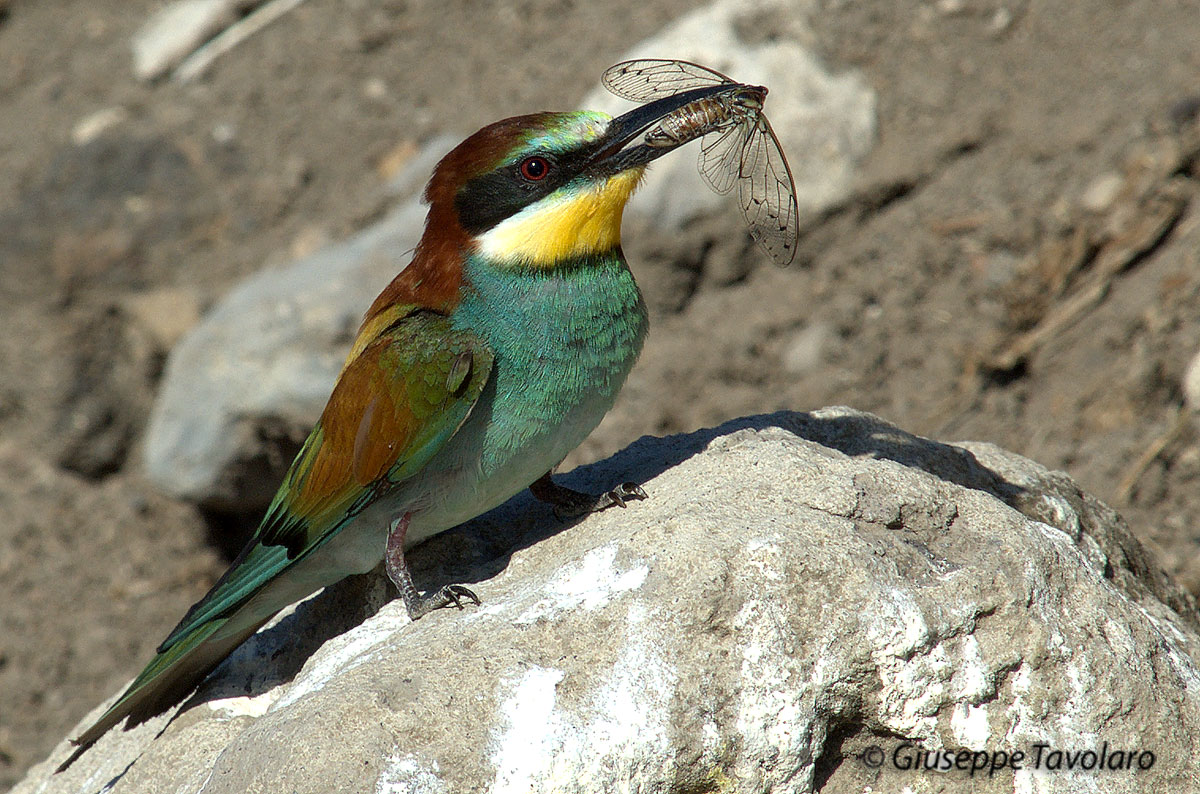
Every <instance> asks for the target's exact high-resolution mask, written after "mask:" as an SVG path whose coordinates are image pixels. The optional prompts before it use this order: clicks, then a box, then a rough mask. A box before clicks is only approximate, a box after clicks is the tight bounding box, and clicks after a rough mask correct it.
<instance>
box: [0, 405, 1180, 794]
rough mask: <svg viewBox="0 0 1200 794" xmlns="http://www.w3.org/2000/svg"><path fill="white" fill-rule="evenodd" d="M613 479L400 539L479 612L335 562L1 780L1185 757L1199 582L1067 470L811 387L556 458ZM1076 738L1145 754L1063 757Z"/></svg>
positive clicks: (1036, 786) (711, 782) (234, 781)
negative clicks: (561, 515) (805, 407)
mask: <svg viewBox="0 0 1200 794" xmlns="http://www.w3.org/2000/svg"><path fill="white" fill-rule="evenodd" d="M624 479H636V480H640V481H642V482H644V483H645V485H646V490H647V491H648V492H649V493H650V494H651V498H650V500H649V501H646V502H640V503H637V504H635V505H632V506H631V507H630V508H629V509H628V510H613V511H608V512H606V513H603V514H600V515H596V516H592V517H590V518H588V519H587V520H586V521H583V522H581V523H579V524H577V525H575V526H571V527H566V528H564V527H562V526H561V525H558V524H556V523H555V522H554V520H553V519H552V518H551V517H550V515H549V511H548V509H546V508H544V506H539V505H535V504H532V503H531V502H530V501H529V500H528V498H527V497H521V498H518V499H515V500H513V501H512V502H510V503H509V504H508V505H506V506H504V507H502V508H500V509H498V510H497V511H494V512H493V513H490V514H488V515H486V516H484V517H482V518H480V519H477V520H476V521H474V522H472V523H471V524H469V525H467V526H465V527H463V528H460V529H459V530H455V531H453V532H449V533H446V534H444V535H442V536H440V537H439V538H437V539H435V540H434V541H432V542H430V543H428V544H426V545H425V546H423V547H422V548H421V549H419V550H418V551H417V552H416V553H415V554H414V562H415V563H416V565H417V569H418V580H419V581H421V582H423V583H424V584H425V585H426V586H430V585H433V584H436V583H439V582H446V581H462V582H467V583H472V584H473V586H474V587H475V589H476V591H477V592H478V593H479V594H480V596H481V597H482V598H483V601H484V604H483V606H482V607H480V608H476V609H472V610H469V611H467V612H465V613H456V612H453V611H442V612H438V613H435V614H433V615H431V616H429V617H427V618H426V619H424V620H422V621H421V622H419V623H416V624H411V623H410V622H409V621H408V620H407V618H406V617H405V616H404V610H403V607H402V606H401V605H400V603H399V602H398V601H390V602H386V603H385V598H386V593H385V590H384V587H383V585H382V581H383V580H382V577H378V576H367V577H359V578H357V579H354V580H349V581H347V582H346V583H343V584H342V585H339V586H338V587H335V588H331V589H330V590H328V591H326V592H324V593H322V594H319V595H318V596H316V597H314V598H312V599H310V600H309V601H307V602H304V603H303V604H301V605H300V606H298V607H297V608H296V609H295V610H294V611H292V612H290V613H289V614H287V615H285V616H284V617H283V618H282V619H281V620H279V621H278V622H277V623H276V624H274V625H273V626H270V627H268V628H266V629H264V630H263V631H262V632H260V633H259V634H258V635H257V636H256V637H255V638H253V639H252V640H251V641H249V642H248V643H247V644H246V645H244V646H243V647H242V648H241V649H239V651H238V652H236V653H235V654H234V655H233V656H232V657H231V658H230V659H229V660H228V661H227V662H226V663H225V664H224V665H223V666H222V667H221V668H219V669H218V670H217V672H216V674H215V675H214V676H213V677H212V678H211V679H210V680H209V681H208V682H207V684H206V685H205V686H204V687H202V689H201V691H200V693H199V694H198V696H197V697H196V698H195V699H194V701H193V702H192V703H191V707H190V708H188V709H186V710H184V711H183V712H182V713H180V714H178V715H177V716H175V717H174V718H173V719H171V720H168V718H167V717H165V716H164V717H160V718H158V719H156V720H152V721H151V722H149V723H147V724H145V725H143V726H141V727H139V728H137V729H135V730H133V731H130V732H119V731H114V732H112V733H110V734H109V735H107V736H106V737H104V738H103V739H102V740H101V741H100V742H99V743H98V744H97V745H96V746H95V747H94V748H93V749H92V750H91V751H90V752H89V753H87V754H86V755H85V756H84V757H83V758H82V759H80V760H79V761H78V762H77V763H76V764H75V766H73V767H72V768H71V769H70V770H68V771H67V772H66V773H64V774H61V775H58V776H50V772H51V770H52V769H53V768H54V766H55V765H56V764H57V763H58V762H59V761H61V760H62V759H63V758H64V757H65V756H66V755H67V753H68V748H67V746H66V745H65V743H64V744H62V745H60V746H59V747H58V748H57V749H56V750H55V752H54V753H53V754H52V757H51V758H50V759H49V761H47V762H46V763H43V764H42V765H40V766H38V767H35V768H34V769H33V770H32V771H31V773H30V775H29V776H28V777H27V779H26V780H25V781H24V782H23V783H21V784H19V785H18V786H17V787H16V789H15V790H14V791H15V792H17V794H32V792H35V791H36V792H45V793H46V794H52V793H53V792H60V791H61V792H67V791H71V792H75V791H79V790H84V791H92V790H99V789H100V788H101V787H103V790H105V791H112V792H138V793H139V794H150V793H151V792H176V791H201V790H202V791H204V792H207V794H216V793H217V792H247V791H289V792H328V791H332V790H348V789H353V790H358V791H376V792H448V791H488V792H530V791H547V792H549V791H554V792H592V791H595V792H610V791H668V790H669V791H689V792H693V791H703V792H709V791H714V792H715V791H758V792H785V791H786V792H795V791H813V790H820V791H826V792H850V791H854V792H862V791H864V790H868V787H869V790H874V791H899V790H902V789H904V788H905V787H907V790H912V791H940V790H953V791H959V790H965V789H966V788H967V787H968V786H970V788H971V790H972V791H984V792H1014V791H1019V792H1027V791H1041V790H1054V791H1071V792H1074V791H1079V792H1083V791H1099V790H1103V791H1113V792H1132V791H1147V792H1148V791H1164V790H1179V791H1181V790H1186V789H1188V788H1190V787H1192V786H1194V785H1195V784H1196V783H1197V782H1198V780H1200V778H1197V776H1196V773H1195V771H1194V768H1195V767H1194V763H1193V761H1192V759H1194V758H1196V757H1197V752H1198V751H1200V674H1198V664H1200V637H1198V635H1197V625H1198V624H1197V613H1196V610H1195V606H1194V604H1193V603H1192V602H1191V600H1190V599H1189V598H1188V597H1186V596H1185V595H1183V594H1182V593H1181V592H1180V591H1179V590H1178V589H1177V588H1176V587H1175V586H1174V585H1173V584H1170V583H1169V581H1168V580H1167V579H1166V577H1165V576H1163V575H1162V574H1161V573H1159V572H1158V571H1157V569H1155V568H1154V567H1153V566H1152V565H1151V564H1150V562H1149V561H1148V558H1147V556H1146V554H1145V552H1144V551H1143V550H1142V548H1141V547H1140V546H1139V545H1138V543H1137V542H1136V541H1135V540H1134V539H1133V538H1132V537H1131V536H1130V535H1129V533H1128V531H1127V530H1126V528H1125V526H1124V524H1123V522H1122V521H1121V519H1120V518H1119V517H1118V516H1117V515H1116V514H1115V513H1114V512H1112V511H1111V510H1109V509H1108V508H1106V507H1105V506H1104V505H1102V504H1100V503H1098V502H1096V501H1095V500H1094V499H1092V498H1090V497H1088V496H1086V495H1085V494H1083V493H1081V492H1080V491H1079V489H1078V488H1077V487H1076V486H1075V485H1074V484H1073V483H1072V481H1071V480H1070V479H1068V478H1067V477H1066V476H1065V475H1063V474H1061V473H1056V472H1050V471H1047V470H1045V469H1043V468H1041V467H1040V466H1038V465H1037V464H1035V463H1032V462H1030V461H1028V460H1025V459H1023V458H1020V457H1018V456H1016V455H1013V454H1011V453H1007V452H1004V451H1002V450H1000V449H998V448H996V447H994V446H991V445H986V444H963V445H948V444H942V443H939V442H935V441H929V440H926V439H922V438H918V437H915V436H911V435H909V434H907V433H904V432H903V431H901V430H899V429H897V428H895V427H893V426H890V425H888V424H886V423H884V422H882V421H880V420H878V419H876V418H875V417H872V416H870V415H867V414H861V413H857V412H853V411H849V410H847V409H826V410H823V411H818V412H815V413H813V414H793V413H778V414H772V415H766V416H755V417H749V418H746V419H741V420H736V421H734V422H730V423H727V424H725V425H722V426H721V427H718V428H716V429H714V430H706V431H699V432H696V433H692V434H688V435H681V436H672V437H667V438H662V439H655V438H643V439H642V440H640V441H638V442H637V443H635V444H633V445H632V446H631V447H629V448H628V449H626V450H625V451H623V452H622V453H620V454H618V455H616V456H614V457H613V458H611V459H609V460H606V461H604V462H602V463H598V464H595V465H593V466H589V467H586V468H584V469H578V470H576V471H575V472H574V473H573V474H572V475H570V476H568V477H567V478H566V480H567V482H568V483H571V484H574V485H575V486H576V487H591V488H597V487H600V486H602V485H603V484H606V483H610V482H615V481H619V480H624ZM447 561H449V562H447ZM381 604H382V606H381ZM371 613H373V614H371ZM365 615H369V617H367V618H366V619H365V620H363V617H364V616H365ZM906 743H911V744H916V743H919V744H920V746H921V747H923V748H924V749H926V750H929V751H934V752H936V751H938V750H946V751H950V752H952V753H957V752H958V751H960V750H965V751H968V755H970V754H971V753H977V752H978V753H984V752H986V753H989V754H993V755H989V756H988V758H989V761H990V760H992V759H994V758H996V757H998V756H997V755H994V754H997V753H998V752H1001V751H1002V752H1004V753H1006V754H1008V757H1009V758H1011V757H1012V754H1014V753H1015V752H1017V751H1023V752H1025V753H1026V754H1027V755H1026V757H1025V758H1024V759H1023V761H1021V762H1019V765H1020V766H1021V767H1022V768H1021V769H1018V770H1014V769H1012V768H1011V767H1010V766H1005V767H1003V768H1000V769H998V770H997V771H995V772H994V773H993V774H991V775H988V774H987V773H986V771H983V772H977V773H976V774H975V775H974V777H973V779H971V776H970V773H969V772H968V771H967V770H962V769H956V770H952V771H949V772H945V773H932V772H914V771H911V770H910V771H905V770H901V769H897V768H895V767H896V761H899V762H903V761H904V760H905V759H906V758H910V757H911V756H912V753H913V752H915V751H914V750H909V749H905V747H906ZM1039 746H1043V749H1042V750H1040V751H1039V750H1038V749H1037V748H1038V747H1039ZM1089 751H1091V752H1093V753H1104V754H1105V758H1106V759H1108V761H1107V763H1108V764H1110V765H1111V764H1113V763H1115V762H1114V761H1113V759H1114V758H1117V756H1115V755H1114V753H1118V752H1119V753H1121V755H1120V756H1119V758H1120V763H1121V764H1126V763H1128V764H1130V765H1132V767H1133V768H1132V769H1122V770H1120V771H1115V770H1112V769H1105V770H1103V771H1101V770H1096V769H1091V770H1089V771H1080V770H1078V769H1075V770H1072V771H1067V770H1066V763H1067V761H1066V760H1064V759H1065V758H1069V757H1071V754H1074V753H1087V752H1089ZM1039 752H1040V753H1041V757H1040V761H1039V764H1040V767H1041V768H1040V769H1038V770H1036V771H1035V770H1034V769H1033V768H1032V767H1033V765H1034V762H1033V757H1034V754H1035V753H1039ZM1054 752H1059V753H1062V754H1060V755H1059V756H1054V755H1053V753H1054ZM1146 752H1150V753H1153V763H1152V764H1151V765H1150V768H1149V769H1139V768H1138V765H1139V764H1142V765H1145V764H1146V761H1147V758H1148V756H1146V755H1145V753H1146ZM953 757H954V758H957V757H958V756H953ZM970 757H971V758H972V759H974V758H976V757H977V756H973V755H970ZM1075 757H1076V763H1079V756H1075ZM1091 758H1092V762H1091V763H1092V765H1093V766H1094V765H1095V763H1096V756H1094V755H1093V756H1091ZM875 759H882V762H883V766H882V768H872V767H870V766H868V763H869V762H871V761H873V760H875ZM1083 759H1084V760H1083V763H1085V764H1086V762H1087V756H1084V757H1083ZM1048 767H1050V768H1048ZM939 775H943V776H939Z"/></svg>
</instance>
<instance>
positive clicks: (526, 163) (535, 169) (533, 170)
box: [520, 155, 550, 182]
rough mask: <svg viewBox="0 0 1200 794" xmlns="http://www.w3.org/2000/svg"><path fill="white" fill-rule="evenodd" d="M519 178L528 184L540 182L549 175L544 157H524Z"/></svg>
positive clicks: (548, 164) (548, 167)
mask: <svg viewBox="0 0 1200 794" xmlns="http://www.w3.org/2000/svg"><path fill="white" fill-rule="evenodd" d="M520 167H521V176H523V177H525V178H526V179H528V180H529V181H530V182H540V181H541V180H543V179H545V178H546V174H548V173H550V163H549V162H548V161H547V160H546V158H545V157H538V156H536V155H535V156H533V157H526V158H525V159H524V160H522V161H521V166H520Z"/></svg>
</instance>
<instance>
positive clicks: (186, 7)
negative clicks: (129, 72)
mask: <svg viewBox="0 0 1200 794" xmlns="http://www.w3.org/2000/svg"><path fill="white" fill-rule="evenodd" d="M240 5H243V3H242V2H241V0H175V2H173V3H169V4H168V5H165V6H163V7H162V8H160V9H158V11H156V12H155V13H154V14H152V15H151V16H150V18H149V19H147V20H146V22H145V24H143V25H142V27H141V28H140V29H139V30H138V32H137V33H136V34H135V35H134V37H133V43H132V47H133V73H134V75H135V76H136V77H137V78H138V79H139V80H154V79H155V78H158V77H161V76H163V75H164V74H166V73H167V71H168V70H169V69H171V67H173V66H175V65H176V64H178V63H179V62H180V61H182V60H183V59H184V58H185V57H187V55H188V54H189V53H191V52H192V51H193V50H195V49H196V48H197V47H199V46H200V45H201V44H203V43H204V42H205V40H207V39H209V38H210V37H211V36H212V35H213V34H215V33H217V32H219V31H220V30H221V29H222V28H224V27H225V26H226V25H228V24H229V23H230V22H233V21H234V20H235V19H237V11H238V7H239V6H240Z"/></svg>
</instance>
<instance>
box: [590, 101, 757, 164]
mask: <svg viewBox="0 0 1200 794" xmlns="http://www.w3.org/2000/svg"><path fill="white" fill-rule="evenodd" d="M736 86H737V84H736V83H716V84H714V85H706V86H701V87H700V88H693V89H691V90H689V91H683V92H680V93H678V94H672V95H671V96H668V97H663V98H662V99H656V100H654V101H653V102H649V103H647V104H645V105H641V106H640V107H636V108H634V109H633V110H631V111H629V112H628V113H626V114H624V115H622V116H617V117H616V118H615V119H613V120H612V121H610V122H609V124H608V130H607V131H606V132H605V133H604V138H603V140H601V141H600V142H599V143H598V148H597V150H596V154H595V155H593V157H592V159H591V162H590V163H589V167H590V168H592V169H595V170H597V171H599V172H603V173H607V174H619V173H621V172H622V171H627V170H629V169H630V168H634V167H636V166H640V165H645V164H646V163H648V162H650V161H651V160H654V159H657V158H659V157H662V156H663V155H664V154H666V153H667V152H670V151H673V150H675V149H677V148H679V147H680V146H682V145H683V144H684V143H687V141H686V140H685V141H681V142H679V143H674V144H672V143H661V142H660V143H656V144H655V145H654V146H650V145H647V144H646V143H645V141H644V140H643V139H642V136H643V134H644V133H645V132H646V131H647V130H649V129H650V128H651V127H653V126H654V125H655V124H657V123H658V122H660V121H662V120H663V119H664V118H666V117H668V116H670V115H671V114H672V113H674V112H675V111H677V110H679V109H680V108H682V107H684V106H686V105H689V104H691V103H692V102H695V101H697V100H701V99H706V98H708V97H710V96H714V95H716V94H721V93H725V92H727V91H729V90H730V88H734V87H736Z"/></svg>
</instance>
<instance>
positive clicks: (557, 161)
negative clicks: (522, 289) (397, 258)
mask: <svg viewBox="0 0 1200 794" xmlns="http://www.w3.org/2000/svg"><path fill="white" fill-rule="evenodd" d="M694 98H695V97H694V94H688V95H684V96H682V97H680V98H674V97H668V98H667V99H665V100H660V101H658V102H654V103H651V104H649V105H644V106H642V107H639V108H636V109H634V110H632V111H630V112H629V113H626V114H625V115H622V116H618V117H617V118H611V117H609V116H608V115H607V114H604V113H597V112H594V111H576V112H570V113H536V114H533V115H528V116H516V117H514V118H509V119H504V120H503V121H498V122H496V123H494V124H490V125H488V126H487V127H484V128H483V129H481V130H480V131H479V132H477V133H475V134H474V135H472V136H471V137H469V138H467V139H466V140H465V141H463V142H462V143H461V144H459V145H458V146H457V147H455V149H454V150H453V151H451V152H450V153H449V154H448V155H446V157H445V158H443V159H442V161H441V162H440V163H439V164H438V166H437V168H436V170H435V171H434V174H433V178H432V179H431V180H430V182H429V185H428V187H427V188H426V192H425V197H426V200H427V201H428V202H429V204H430V222H429V225H428V227H427V228H426V232H425V234H426V236H429V235H434V236H437V235H441V234H446V233H448V232H450V233H455V232H458V229H453V227H454V226H458V227H459V228H460V229H461V237H460V240H461V241H462V242H463V243H464V244H465V246H466V247H468V248H469V249H471V250H472V251H473V252H475V253H478V254H479V255H481V256H483V257H485V258H487V259H488V260H490V261H493V262H496V263H511V264H512V265H514V266H520V267H525V268H545V267H554V266H555V265H556V264H557V263H559V262H562V261H564V260H570V259H574V258H577V257H580V256H587V255H591V254H596V253H604V252H606V251H608V250H611V249H612V248H613V247H615V246H616V245H618V244H619V243H620V233H621V216H622V213H623V211H624V209H625V203H626V202H627V201H628V200H629V197H630V196H631V195H632V194H633V191H634V190H635V189H636V187H637V185H638V183H639V181H640V180H641V177H642V174H643V173H644V171H645V167H646V165H647V164H648V163H649V162H650V161H651V160H654V159H655V158H657V157H661V156H662V155H664V154H666V153H667V152H669V151H671V150H672V149H673V148H675V147H674V146H672V145H669V144H667V145H664V144H663V143H661V142H659V143H656V144H655V145H653V146H651V145H648V144H647V143H646V142H645V141H644V140H643V133H645V132H646V131H647V130H648V129H649V128H650V127H651V126H653V125H654V124H655V123H656V122H658V121H659V120H661V119H662V118H663V117H665V116H668V115H670V114H671V113H672V112H674V111H676V110H678V109H679V108H680V107H682V106H683V105H684V104H687V102H689V101H692V100H694Z"/></svg>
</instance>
